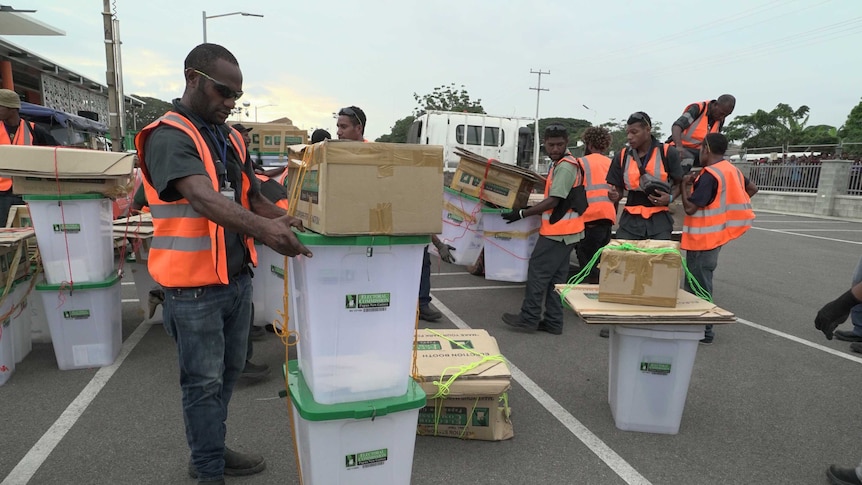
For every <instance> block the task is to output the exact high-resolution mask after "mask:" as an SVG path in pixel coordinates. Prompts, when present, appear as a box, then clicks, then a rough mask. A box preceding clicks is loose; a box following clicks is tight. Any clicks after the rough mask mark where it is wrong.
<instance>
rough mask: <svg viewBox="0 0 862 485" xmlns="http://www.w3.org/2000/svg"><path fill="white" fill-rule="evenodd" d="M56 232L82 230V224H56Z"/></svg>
mask: <svg viewBox="0 0 862 485" xmlns="http://www.w3.org/2000/svg"><path fill="white" fill-rule="evenodd" d="M54 232H81V225H80V224H54Z"/></svg>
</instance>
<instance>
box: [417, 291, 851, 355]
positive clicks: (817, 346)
mask: <svg viewBox="0 0 862 485" xmlns="http://www.w3.org/2000/svg"><path fill="white" fill-rule="evenodd" d="M434 306H436V307H437V308H440V305H439V304H435V305H434ZM736 321H738V322H739V323H741V324H743V325H748V326H749V327H751V328H756V329H758V330H763V331H764V332H767V333H771V334H773V335H777V336H779V337H784V338H786V339H787V340H792V341H794V342H796V343H798V344H802V345H805V346H808V347H811V348H812V349H817V350H822V351H823V352H826V353H828V354H832V355H834V356H836V357H841V358H842V359H847V360H849V361H852V362H856V363H857V364H862V357H856V356H855V355H850V354H848V353H846V352H841V351H840V350H835V349H833V348H829V347H827V346H825V345H820V344H815V343H814V342H809V341H808V340H805V339H803V338H799V337H797V336H795V335H790V334H789V333H784V332H781V331H779V330H775V329H772V328H769V327H764V326H763V325H760V324H757V323H754V322H749V321H748V320H745V319H743V318H738V317H737V319H736Z"/></svg>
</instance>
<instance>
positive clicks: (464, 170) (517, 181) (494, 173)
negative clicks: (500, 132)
mask: <svg viewBox="0 0 862 485" xmlns="http://www.w3.org/2000/svg"><path fill="white" fill-rule="evenodd" d="M456 151H457V153H458V154H459V155H461V161H460V162H458V168H457V169H456V170H455V176H454V177H453V178H452V182H451V183H450V184H449V188H451V189H454V190H457V191H459V192H463V193H465V194H467V195H469V196H472V197H476V198H478V199H481V200H484V201H486V202H490V203H491V204H494V205H497V206H500V207H503V208H506V209H522V208H524V207H527V205H528V200H529V197H530V193H531V192H532V191H533V186H534V185H535V184H536V183H537V182H543V181H544V179H542V177H540V176H539V175H538V174H537V173H535V172H532V171H530V170H527V169H524V168H520V167H516V166H514V165H508V164H505V163H500V162H497V161H493V162H491V163H490V166H489V164H488V159H486V158H484V157H481V156H479V155H476V154H475V153H471V152H468V151H466V150H461V149H456ZM486 171H487V177H486V176H485V174H486ZM483 181H484V186H483V184H482V183H483Z"/></svg>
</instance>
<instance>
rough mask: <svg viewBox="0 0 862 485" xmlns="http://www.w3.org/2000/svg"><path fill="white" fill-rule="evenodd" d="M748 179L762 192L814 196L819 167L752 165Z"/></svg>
mask: <svg viewBox="0 0 862 485" xmlns="http://www.w3.org/2000/svg"><path fill="white" fill-rule="evenodd" d="M749 178H750V179H751V181H752V182H754V183H755V184H757V187H758V188H759V189H760V190H763V191H772V192H798V193H811V194H816V193H817V185H818V183H819V182H820V165H819V164H787V163H784V164H777V165H754V166H752V167H751V172H750V175H749Z"/></svg>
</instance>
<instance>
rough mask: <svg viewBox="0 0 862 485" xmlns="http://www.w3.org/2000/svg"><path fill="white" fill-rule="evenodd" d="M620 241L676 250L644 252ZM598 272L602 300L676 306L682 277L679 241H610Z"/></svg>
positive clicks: (600, 299) (644, 246)
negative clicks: (628, 246) (627, 247)
mask: <svg viewBox="0 0 862 485" xmlns="http://www.w3.org/2000/svg"><path fill="white" fill-rule="evenodd" d="M621 244H631V245H633V246H636V247H638V248H646V249H653V248H672V249H675V250H676V252H673V253H659V254H654V253H645V252H640V251H634V250H622V249H619V246H620V245H621ZM600 269H601V273H600V276H599V301H604V302H613V303H629V304H633V305H651V306H660V307H674V306H676V298H677V290H678V289H679V285H680V281H681V278H682V258H681V257H680V255H679V243H677V242H674V241H655V240H649V239H647V240H644V241H628V240H623V239H617V240H614V241H611V243H610V244H608V245H607V246H605V248H604V250H603V251H602V259H601V266H600Z"/></svg>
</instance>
